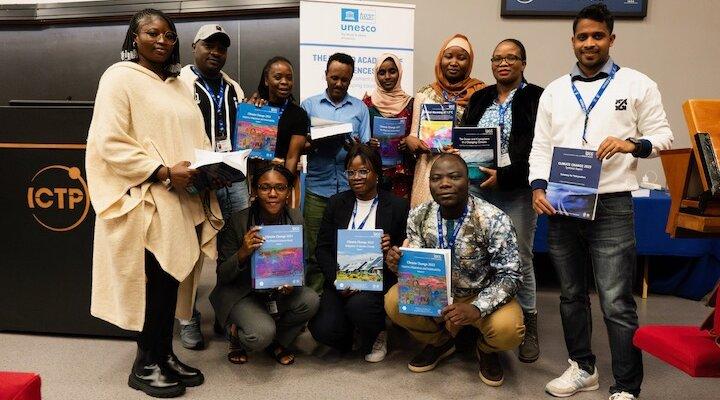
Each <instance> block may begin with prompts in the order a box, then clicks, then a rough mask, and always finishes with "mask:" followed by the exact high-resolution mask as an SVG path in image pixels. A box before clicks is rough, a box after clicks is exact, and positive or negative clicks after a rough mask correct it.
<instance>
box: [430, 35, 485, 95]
mask: <svg viewBox="0 0 720 400" xmlns="http://www.w3.org/2000/svg"><path fill="white" fill-rule="evenodd" d="M455 46H457V47H460V48H461V49H463V50H465V51H466V52H467V53H468V56H469V63H468V67H467V70H466V71H465V76H464V77H463V79H462V80H461V81H460V82H457V83H450V82H448V80H447V79H446V78H445V75H443V72H442V69H441V68H440V62H441V61H442V59H443V55H444V54H445V50H447V49H449V48H450V47H455ZM474 57H475V54H474V53H473V49H472V45H471V44H470V41H468V39H467V37H465V35H461V34H459V33H456V34H454V35H453V36H451V37H449V38H448V39H446V40H445V42H444V43H443V45H442V47H441V48H440V52H439V53H438V55H437V58H436V59H435V82H434V83H432V84H431V85H430V86H431V87H432V88H433V90H435V92H436V93H437V94H438V95H439V96H443V94H444V93H446V94H447V95H448V96H449V97H450V98H455V103H457V105H459V106H461V107H465V106H467V103H468V101H469V100H470V96H472V94H473V93H475V92H476V91H478V90H480V89H482V88H483V87H485V83H483V82H482V81H480V80H478V79H475V78H471V77H470V73H471V72H472V66H473V59H474Z"/></svg>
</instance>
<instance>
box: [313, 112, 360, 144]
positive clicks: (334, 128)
mask: <svg viewBox="0 0 720 400" xmlns="http://www.w3.org/2000/svg"><path fill="white" fill-rule="evenodd" d="M352 131H353V126H352V124H351V123H349V122H338V121H330V120H327V119H322V118H317V117H312V118H310V139H312V140H318V139H323V138H326V137H331V136H337V135H346V134H347V135H349V134H351V133H352Z"/></svg>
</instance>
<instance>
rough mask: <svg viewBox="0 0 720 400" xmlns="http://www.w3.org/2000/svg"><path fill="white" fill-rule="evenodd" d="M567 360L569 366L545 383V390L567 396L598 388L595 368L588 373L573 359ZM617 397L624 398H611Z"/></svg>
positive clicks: (554, 394) (559, 395)
mask: <svg viewBox="0 0 720 400" xmlns="http://www.w3.org/2000/svg"><path fill="white" fill-rule="evenodd" d="M568 362H569V363H570V367H569V368H568V369H566V370H565V372H563V374H562V375H560V377H558V378H555V379H553V380H551V381H550V382H548V384H547V385H545V391H546V392H548V393H550V394H551V395H553V396H555V397H568V396H572V395H574V394H575V393H577V392H587V391H590V390H598V388H600V385H599V384H598V372H597V368H595V371H593V374H592V375H590V374H588V373H587V372H586V371H585V370H584V369H582V368H580V366H578V364H577V363H576V362H575V361H573V360H568ZM619 399H624V398H623V397H619V398H617V399H611V400H619Z"/></svg>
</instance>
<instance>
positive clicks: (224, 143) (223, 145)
mask: <svg viewBox="0 0 720 400" xmlns="http://www.w3.org/2000/svg"><path fill="white" fill-rule="evenodd" d="M231 150H232V143H231V142H230V138H227V139H225V140H219V141H217V142H216V143H215V151H216V152H219V153H227V152H228V151H231Z"/></svg>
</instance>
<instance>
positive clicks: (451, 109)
mask: <svg viewBox="0 0 720 400" xmlns="http://www.w3.org/2000/svg"><path fill="white" fill-rule="evenodd" d="M455 110H456V105H455V103H423V105H422V110H421V111H420V126H419V128H418V137H419V138H420V140H422V141H423V142H425V144H427V145H428V147H429V148H430V149H431V150H433V151H435V152H437V151H440V150H441V149H442V148H443V147H444V146H446V145H449V144H452V128H453V125H454V123H455Z"/></svg>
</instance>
